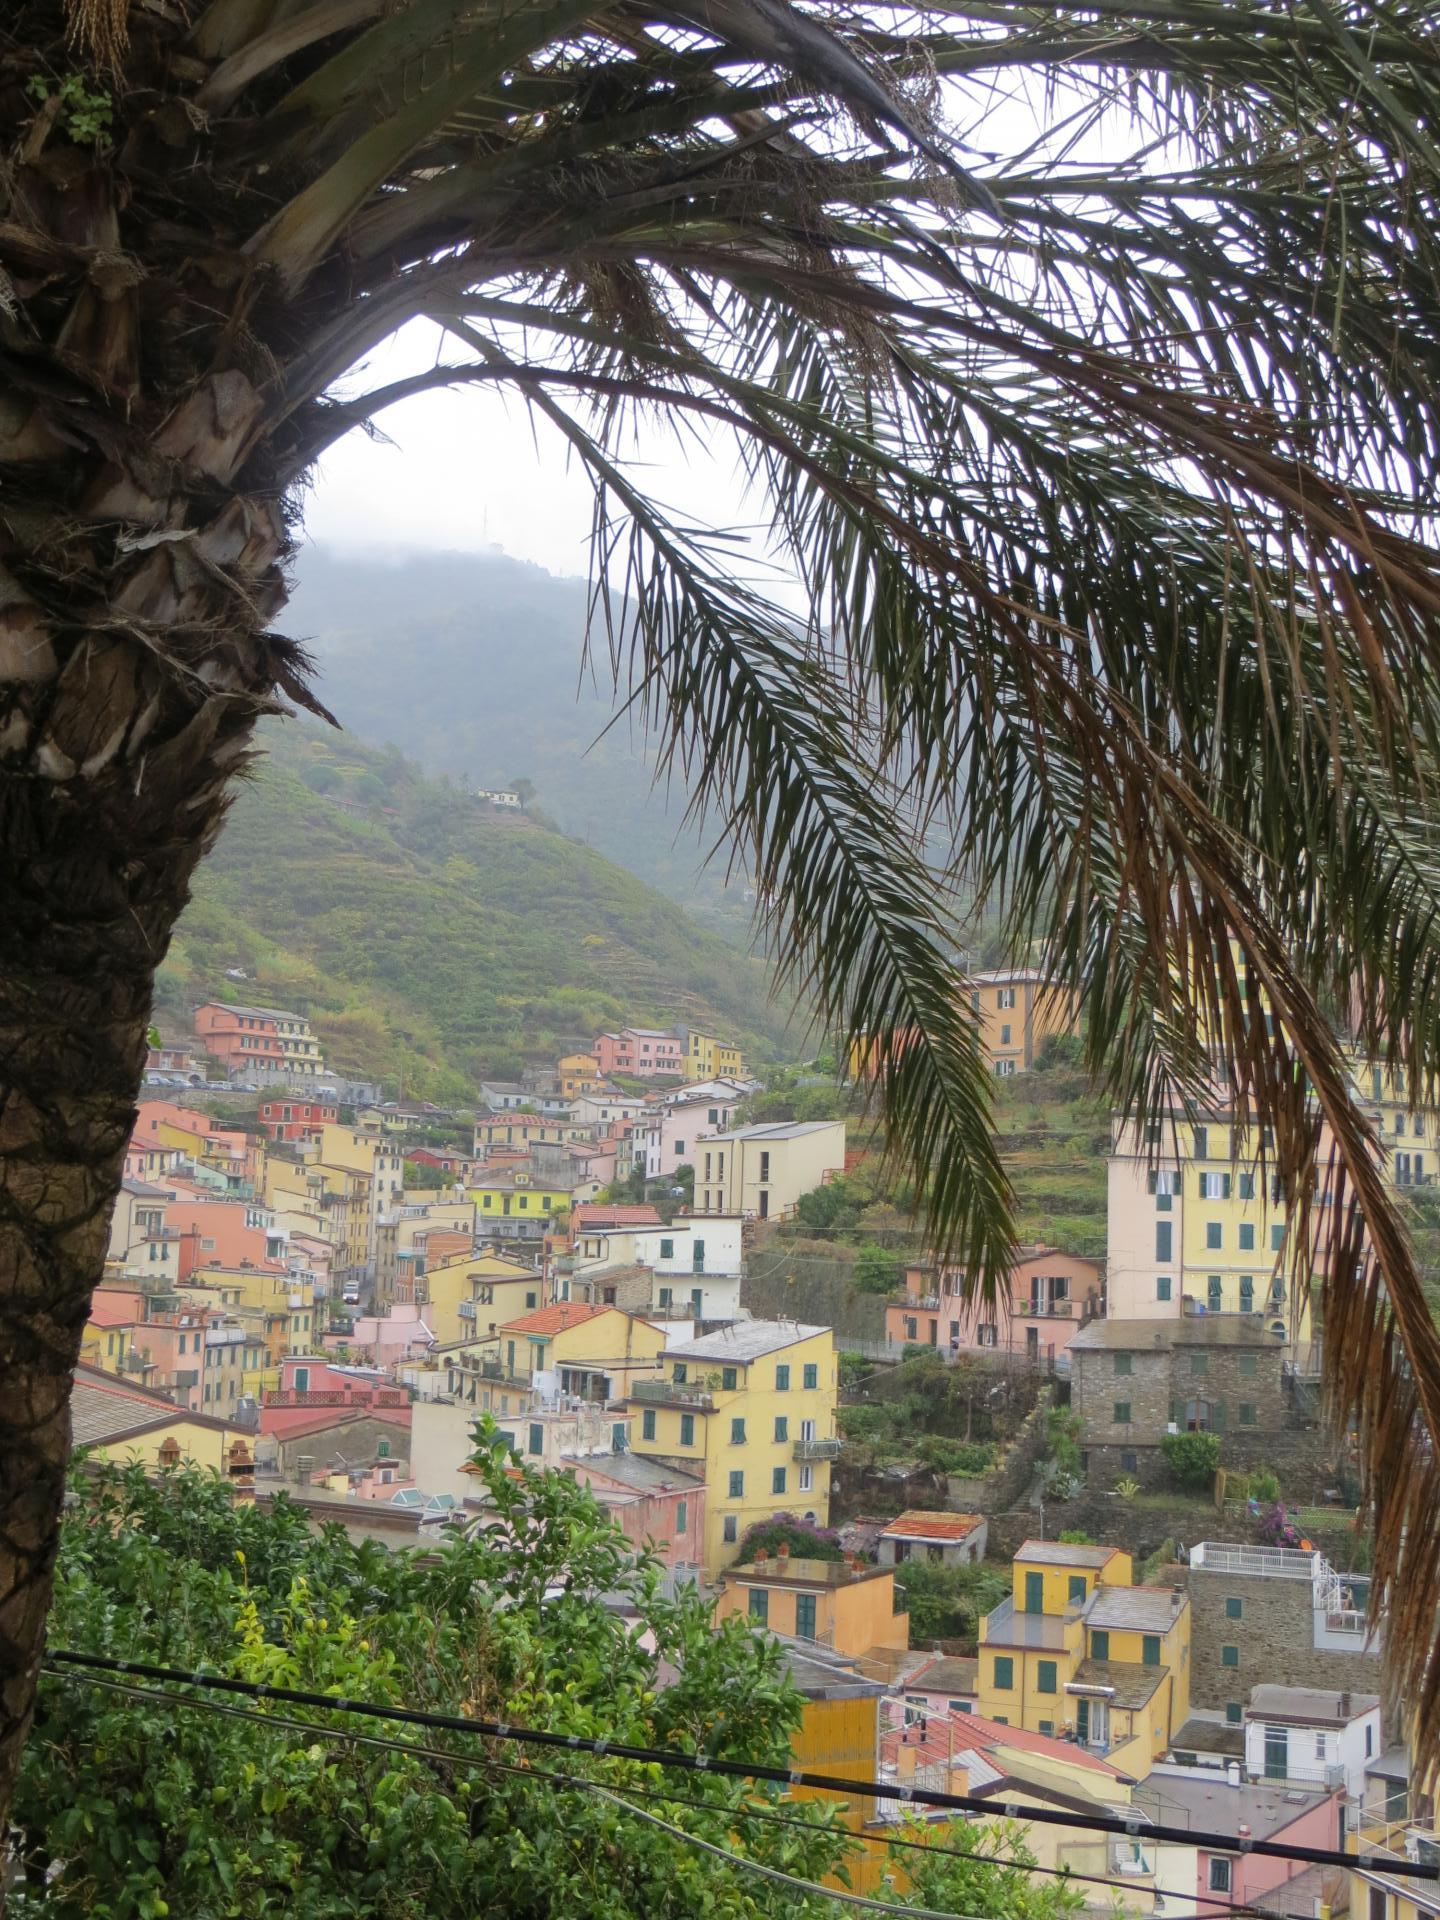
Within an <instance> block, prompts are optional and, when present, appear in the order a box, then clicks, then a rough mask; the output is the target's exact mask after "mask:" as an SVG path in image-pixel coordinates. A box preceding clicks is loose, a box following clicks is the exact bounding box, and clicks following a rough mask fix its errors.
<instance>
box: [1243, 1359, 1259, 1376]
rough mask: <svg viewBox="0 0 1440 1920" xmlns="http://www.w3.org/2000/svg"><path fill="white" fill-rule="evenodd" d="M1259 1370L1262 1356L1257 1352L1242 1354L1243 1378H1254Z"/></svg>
mask: <svg viewBox="0 0 1440 1920" xmlns="http://www.w3.org/2000/svg"><path fill="white" fill-rule="evenodd" d="M1259 1371H1260V1356H1259V1355H1258V1354H1255V1353H1242V1354H1241V1356H1240V1373H1241V1376H1242V1378H1244V1379H1246V1380H1253V1379H1254V1378H1255V1376H1256V1375H1257V1374H1258V1373H1259Z"/></svg>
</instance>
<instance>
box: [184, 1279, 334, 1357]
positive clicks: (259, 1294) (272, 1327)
mask: <svg viewBox="0 0 1440 1920" xmlns="http://www.w3.org/2000/svg"><path fill="white" fill-rule="evenodd" d="M189 1285H190V1286H192V1287H195V1288H197V1289H206V1290H207V1291H206V1293H205V1294H201V1295H198V1296H197V1297H199V1298H206V1297H208V1299H209V1300H210V1302H211V1303H212V1304H214V1303H215V1302H216V1300H217V1296H218V1301H219V1303H220V1304H223V1305H225V1306H227V1307H230V1308H231V1309H232V1310H234V1311H235V1312H236V1313H237V1316H242V1317H243V1316H244V1315H245V1314H246V1313H247V1312H248V1313H249V1314H250V1315H252V1316H253V1315H259V1314H263V1315H265V1316H266V1317H267V1336H268V1337H267V1340H266V1345H267V1349H268V1350H269V1352H270V1356H271V1359H272V1363H273V1361H274V1360H277V1359H279V1358H281V1357H282V1355H283V1354H285V1353H308V1352H310V1350H311V1348H312V1347H313V1345H314V1343H315V1335H316V1334H317V1333H318V1331H319V1328H318V1326H317V1325H316V1319H317V1315H316V1311H315V1283H314V1281H313V1280H312V1279H310V1277H309V1276H308V1275H305V1274H294V1273H275V1272H273V1271H272V1270H271V1269H269V1268H265V1267H217V1266H210V1267H197V1268H196V1269H195V1271H194V1272H193V1273H192V1274H191V1275H190V1280H189ZM181 1291H182V1292H184V1291H185V1289H181ZM277 1322H278V1330H279V1331H280V1335H281V1339H280V1341H279V1342H277V1339H276V1333H277ZM247 1324H248V1325H250V1328H251V1331H255V1330H256V1324H255V1322H254V1321H253V1320H252V1321H250V1322H247ZM277 1345H278V1347H279V1350H278V1351H276V1348H277Z"/></svg>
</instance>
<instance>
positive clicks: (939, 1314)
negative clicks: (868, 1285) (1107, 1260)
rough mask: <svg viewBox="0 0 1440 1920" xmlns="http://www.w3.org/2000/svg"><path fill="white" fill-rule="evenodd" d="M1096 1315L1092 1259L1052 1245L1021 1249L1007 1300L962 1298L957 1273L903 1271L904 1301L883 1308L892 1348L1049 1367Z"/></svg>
mask: <svg viewBox="0 0 1440 1920" xmlns="http://www.w3.org/2000/svg"><path fill="white" fill-rule="evenodd" d="M1099 1311H1100V1268H1099V1265H1098V1263H1097V1262H1096V1261H1094V1260H1086V1259H1084V1258H1082V1257H1081V1256H1080V1255H1079V1254H1075V1253H1065V1252H1063V1251H1062V1250H1061V1249H1060V1248H1058V1247H1029V1248H1023V1249H1022V1250H1021V1253H1020V1256H1019V1258H1018V1259H1017V1260H1016V1262H1015V1265H1014V1266H1013V1267H1012V1268H1011V1270H1010V1287H1009V1293H1008V1296H1004V1297H1002V1298H1000V1299H998V1300H997V1301H996V1302H995V1304H994V1306H991V1307H987V1306H985V1305H983V1304H982V1303H980V1302H978V1301H971V1300H967V1299H966V1298H965V1276H964V1274H963V1273H956V1272H946V1273H943V1274H937V1273H936V1272H935V1270H934V1269H933V1268H926V1267H908V1268H907V1269H906V1272H905V1298H904V1300H903V1301H895V1302H892V1304H891V1305H889V1306H887V1307H886V1309H885V1337H886V1339H887V1340H893V1341H894V1342H895V1343H896V1344H897V1345H898V1346H910V1347H915V1346H920V1347H925V1346H928V1347H936V1348H938V1349H939V1350H940V1351H941V1352H944V1353H950V1354H962V1353H964V1354H973V1353H997V1352H998V1353H1009V1354H1014V1355H1017V1356H1019V1357H1021V1358H1023V1359H1027V1360H1030V1361H1031V1362H1033V1363H1034V1364H1035V1365H1037V1366H1041V1365H1049V1364H1050V1363H1051V1362H1052V1361H1053V1360H1054V1359H1055V1357H1056V1355H1057V1354H1060V1353H1063V1352H1064V1351H1065V1349H1066V1347H1068V1346H1069V1344H1070V1342H1071V1340H1072V1339H1073V1338H1074V1337H1075V1334H1076V1333H1077V1332H1078V1331H1079V1329H1080V1328H1081V1327H1083V1326H1084V1325H1085V1324H1086V1323H1087V1322H1088V1321H1090V1320H1092V1319H1094V1318H1095V1316H1096V1315H1097V1314H1098V1313H1099Z"/></svg>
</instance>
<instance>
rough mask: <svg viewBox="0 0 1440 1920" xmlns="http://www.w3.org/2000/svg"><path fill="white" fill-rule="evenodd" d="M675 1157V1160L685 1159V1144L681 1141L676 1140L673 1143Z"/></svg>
mask: <svg viewBox="0 0 1440 1920" xmlns="http://www.w3.org/2000/svg"><path fill="white" fill-rule="evenodd" d="M675 1157H676V1159H677V1160H683V1159H684V1158H685V1142H684V1141H683V1140H677V1141H676V1142H675Z"/></svg>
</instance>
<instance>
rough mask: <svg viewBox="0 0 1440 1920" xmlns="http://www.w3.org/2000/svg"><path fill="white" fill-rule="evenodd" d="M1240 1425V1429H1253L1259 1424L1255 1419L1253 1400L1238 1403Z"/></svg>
mask: <svg viewBox="0 0 1440 1920" xmlns="http://www.w3.org/2000/svg"><path fill="white" fill-rule="evenodd" d="M1240 1424H1241V1426H1242V1427H1253V1426H1257V1425H1258V1424H1259V1422H1258V1421H1257V1420H1256V1418H1255V1402H1254V1401H1253V1400H1242V1401H1241V1402H1240Z"/></svg>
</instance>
